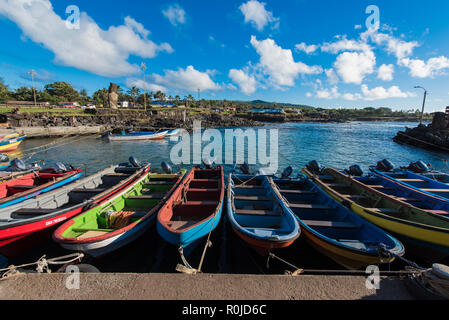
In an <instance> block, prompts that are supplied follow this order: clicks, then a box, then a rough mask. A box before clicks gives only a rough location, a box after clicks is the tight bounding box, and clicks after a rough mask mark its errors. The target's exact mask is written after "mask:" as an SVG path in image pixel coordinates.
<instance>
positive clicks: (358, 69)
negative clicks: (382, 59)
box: [334, 51, 376, 84]
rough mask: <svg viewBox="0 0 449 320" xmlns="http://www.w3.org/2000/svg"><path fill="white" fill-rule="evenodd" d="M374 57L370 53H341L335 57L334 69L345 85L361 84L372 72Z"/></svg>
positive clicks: (374, 63) (374, 64)
mask: <svg viewBox="0 0 449 320" xmlns="http://www.w3.org/2000/svg"><path fill="white" fill-rule="evenodd" d="M375 66H376V56H375V55H374V53H373V52H372V51H365V52H360V53H359V52H343V53H342V54H340V55H339V56H338V57H337V60H336V61H335V63H334V67H335V69H336V70H337V73H338V75H339V76H340V78H341V79H342V80H343V81H344V82H345V83H355V84H360V83H362V81H363V79H364V78H365V76H366V75H368V74H371V73H373V72H374V67H375Z"/></svg>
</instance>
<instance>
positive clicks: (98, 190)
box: [70, 188, 106, 193]
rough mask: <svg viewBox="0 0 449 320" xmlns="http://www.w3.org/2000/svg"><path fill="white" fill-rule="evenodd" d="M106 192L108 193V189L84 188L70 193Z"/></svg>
mask: <svg viewBox="0 0 449 320" xmlns="http://www.w3.org/2000/svg"><path fill="white" fill-rule="evenodd" d="M104 191H106V188H96V189H83V188H80V189H73V190H72V191H70V192H73V193H102V192H104Z"/></svg>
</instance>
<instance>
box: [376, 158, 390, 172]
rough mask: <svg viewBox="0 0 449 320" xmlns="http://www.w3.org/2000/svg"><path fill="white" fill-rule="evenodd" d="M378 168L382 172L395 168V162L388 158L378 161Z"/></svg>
mask: <svg viewBox="0 0 449 320" xmlns="http://www.w3.org/2000/svg"><path fill="white" fill-rule="evenodd" d="M376 169H377V170H379V171H382V172H389V171H391V170H393V169H394V164H393V163H392V162H391V161H389V160H387V159H383V160H382V161H379V162H378V163H377V166H376Z"/></svg>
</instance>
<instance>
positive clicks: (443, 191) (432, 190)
mask: <svg viewBox="0 0 449 320" xmlns="http://www.w3.org/2000/svg"><path fill="white" fill-rule="evenodd" d="M421 190H422V191H426V192H436V193H446V192H449V189H421Z"/></svg>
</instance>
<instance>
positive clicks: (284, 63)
mask: <svg viewBox="0 0 449 320" xmlns="http://www.w3.org/2000/svg"><path fill="white" fill-rule="evenodd" d="M251 44H252V45H253V47H254V48H255V49H256V51H257V53H258V54H259V55H260V63H259V66H260V67H261V68H262V71H263V73H264V74H266V75H268V76H269V80H270V81H271V83H272V84H273V85H274V86H277V87H282V86H290V87H291V86H294V85H295V79H296V78H297V77H298V75H299V74H319V73H322V72H323V69H322V68H321V67H320V66H308V65H306V64H304V63H302V62H295V61H294V60H293V55H292V51H291V50H289V49H283V48H281V47H280V46H278V45H277V44H276V43H275V42H274V41H273V40H272V39H266V40H263V41H258V40H257V39H256V37H255V36H252V37H251Z"/></svg>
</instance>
